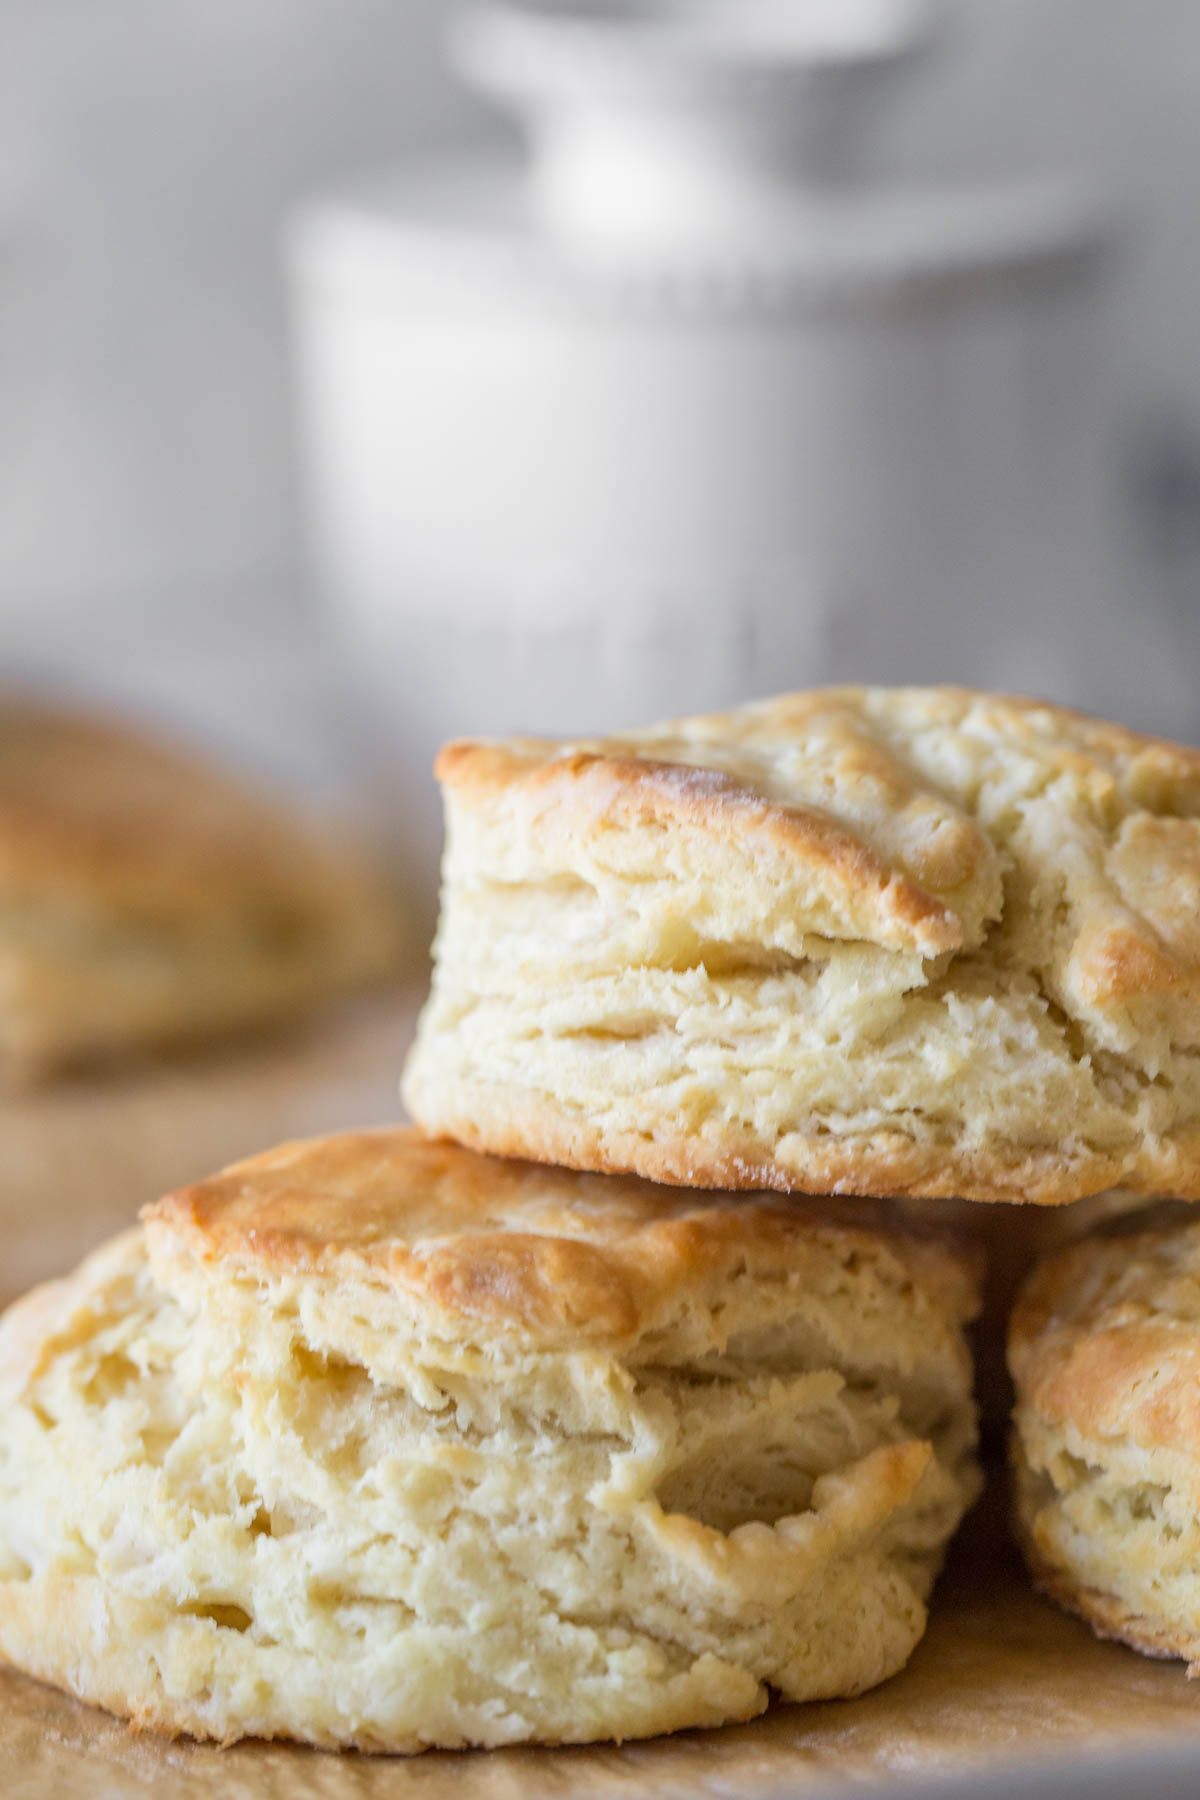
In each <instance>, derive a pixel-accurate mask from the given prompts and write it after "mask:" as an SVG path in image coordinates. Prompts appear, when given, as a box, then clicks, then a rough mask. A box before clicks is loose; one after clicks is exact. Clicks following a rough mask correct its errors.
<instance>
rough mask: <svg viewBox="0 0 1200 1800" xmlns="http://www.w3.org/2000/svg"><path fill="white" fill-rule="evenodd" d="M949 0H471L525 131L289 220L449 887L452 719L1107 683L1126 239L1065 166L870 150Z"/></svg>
mask: <svg viewBox="0 0 1200 1800" xmlns="http://www.w3.org/2000/svg"><path fill="white" fill-rule="evenodd" d="M934 22H935V15H934V14H933V13H932V12H931V10H930V8H929V7H928V6H927V5H924V4H918V3H917V0H842V3H841V4H839V5H836V6H834V5H829V4H826V5H822V4H817V3H816V0H808V3H807V4H805V3H804V0H793V3H792V4H788V3H787V0H773V3H767V0H724V4H722V0H713V3H712V4H704V3H703V0H695V3H694V4H692V5H691V6H683V5H680V4H678V3H675V4H672V3H671V0H642V4H641V5H640V6H637V7H634V6H633V5H632V4H630V5H621V4H619V0H592V3H591V4H589V5H586V6H578V5H577V6H575V7H569V8H568V7H564V6H562V5H559V6H553V5H551V4H549V3H548V0H543V3H541V4H539V3H537V0H488V3H487V4H482V5H479V6H476V7H474V8H472V9H470V10H469V11H467V12H465V13H461V14H460V15H459V19H458V30H457V37H456V47H457V51H458V55H459V59H460V63H461V66H462V67H463V69H464V70H465V72H466V73H467V75H468V76H469V78H470V79H472V80H474V81H475V82H476V83H477V84H478V85H480V86H481V87H483V88H485V89H486V90H487V91H488V92H489V93H490V94H491V95H492V96H493V97H494V98H500V99H501V100H503V101H504V102H506V103H508V104H511V105H513V106H515V107H516V108H517V109H518V110H519V112H520V115H521V117H522V120H523V122H524V125H525V127H526V136H527V139H528V142H529V146H530V154H529V156H528V157H527V158H526V159H524V160H522V161H520V162H516V161H511V162H510V161H508V160H504V159H498V158H496V157H494V156H483V157H479V156H467V157H464V158H462V159H460V160H458V161H453V160H443V161H440V162H438V163H436V164H432V165H428V166H422V167H416V168H409V169H407V170H405V171H402V172H398V173H396V174H393V175H389V176H386V177H381V178H380V179H379V180H377V181H376V182H374V183H370V184H364V185H362V186H360V187H359V188H358V189H357V190H356V191H354V192H350V193H344V194H341V195H339V196H336V197H333V198H331V199H328V200H326V201H322V202H316V203H314V204H312V205H310V206H309V207H307V208H306V209H305V210H304V211H303V213H302V214H301V216H300V217H299V218H298V219H297V220H296V221H295V225H294V230H293V232H292V236H291V241H290V247H291V269H292V275H293V291H294V298H295V316H296V342H297V350H298V357H299V373H300V389H301V398H302V412H303V420H304V427H305V438H306V453H307V460H308V467H309V473H310V494H311V508H312V521H313V536H314V543H315V548H316V553H317V558H318V562H319V570H320V579H321V582H322V585H323V587H324V589H325V590H326V592H327V593H328V595H329V598H330V602H331V604H332V605H333V607H334V608H335V611H336V616H337V617H338V619H339V621H340V623H341V626H342V629H343V635H344V640H345V642H346V644H347V645H348V647H349V649H350V651H351V654H352V656H353V660H354V663H355V665H356V667H357V669H358V671H359V673H360V676H361V679H362V681H363V683H364V688H365V691H366V693H367V694H368V695H369V696H370V698H371V700H372V701H373V712H374V715H375V717H376V718H377V719H378V720H380V721H381V722H382V723H383V725H384V728H385V737H386V741H387V743H388V745H389V756H390V769H391V775H390V781H391V800H390V806H391V809H392V811H393V813H394V816H395V817H396V818H397V819H398V820H399V821H400V826H401V835H402V837H403V839H404V842H405V845H406V848H407V850H408V852H409V856H410V860H411V862H412V864H413V865H414V867H415V868H416V869H417V870H418V871H423V872H424V874H425V876H426V878H427V880H428V879H431V876H432V870H433V868H434V865H435V859H436V850H437V844H438V814H437V808H436V802H435V799H434V795H433V790H432V784H431V781H430V777H429V766H430V762H431V760H432V756H433V753H434V751H435V749H436V747H437V745H438V744H439V743H440V742H441V741H443V740H444V739H445V738H447V737H449V736H452V735H455V734H458V733H475V732H485V733H486V732H498V731H508V730H514V729H520V730H532V731H546V732H553V733H565V734H575V735H585V734H588V733H591V732H594V731H598V730H603V729H607V728H612V727H618V726H623V725H631V724H636V723H638V722H639V721H646V720H650V719H654V718H656V717H660V716H664V715H667V714H672V713H678V712H683V711H690V710H694V709H701V708H709V707H716V706H722V705H726V704H731V703H735V702H737V701H740V700H744V699H746V698H748V697H752V696H756V695H762V694H767V693H771V692H775V691H779V690H781V689H783V688H785V687H788V686H793V685H805V684H808V683H812V682H817V681H822V680H826V679H830V678H837V679H841V678H846V677H852V676H853V677H862V678H865V679H872V680H884V681H892V680H895V681H906V680H917V681H921V680H934V679H970V680H976V681H980V682H984V683H987V684H989V685H994V686H1001V687H1016V688H1024V689H1033V690H1037V691H1042V692H1054V693H1057V694H1059V695H1061V696H1063V697H1066V698H1071V697H1078V698H1089V697H1090V698H1094V697H1095V682H1094V680H1093V679H1092V675H1091V673H1090V672H1089V670H1088V667H1087V659H1088V649H1087V642H1086V634H1084V633H1081V631H1080V620H1081V618H1082V617H1083V616H1085V615H1086V614H1087V613H1088V612H1089V611H1090V612H1091V613H1092V614H1093V615H1094V614H1095V612H1096V609H1097V608H1100V607H1103V605H1104V604H1105V603H1104V601H1103V599H1102V594H1103V582H1104V575H1105V569H1104V533H1103V523H1102V518H1101V513H1102V509H1103V505H1104V495H1105V484H1106V472H1105V468H1104V457H1105V455H1106V454H1107V449H1108V445H1107V438H1106V427H1107V423H1108V420H1107V403H1106V396H1105V382H1104V375H1105V370H1106V366H1107V358H1106V356H1105V354H1104V329H1105V313H1104V306H1103V293H1104V289H1105V286H1106V284H1105V283H1104V282H1103V281H1101V280H1099V279H1098V276H1099V272H1100V269H1101V267H1102V257H1101V255H1100V252H1101V250H1102V248H1103V246H1104V243H1105V241H1106V234H1105V231H1104V228H1103V224H1102V221H1101V219H1100V217H1099V215H1098V213H1097V210H1096V207H1095V205H1094V204H1093V203H1092V201H1091V200H1090V199H1088V198H1086V197H1085V196H1084V195H1083V194H1082V193H1081V192H1080V191H1079V190H1078V189H1077V188H1075V187H1074V186H1072V185H1069V184H1062V183H1056V182H1053V181H1043V182H1037V183H1028V182H1027V183H1024V184H1021V185H1015V186H1014V185H1009V186H997V187H994V188H992V189H989V190H987V191H980V190H972V191H969V192H968V191H950V192H941V193H932V192H927V191H912V190H894V189H891V188H889V187H888V186H887V185H886V184H884V183H882V182H880V181H879V180H878V178H876V177H873V176H872V174H871V171H870V167H869V162H870V157H869V151H870V148H871V139H870V131H869V130H868V129H867V128H868V127H870V126H871V125H872V124H873V123H874V122H875V121H876V119H877V116H878V109H879V108H880V106H881V105H882V104H883V102H884V100H886V98H887V95H886V82H887V80H888V79H889V78H892V79H894V78H895V76H896V74H897V72H898V71H899V70H900V69H901V68H902V67H904V66H905V65H906V64H907V63H908V62H909V61H911V60H912V59H913V57H914V54H915V52H916V50H917V49H918V48H919V47H920V45H921V44H922V43H923V42H924V39H925V37H926V35H927V34H928V32H929V30H930V27H931V25H932V24H933V23H934ZM864 103H865V105H864ZM1089 681H1090V682H1091V687H1090V688H1089V686H1088V683H1089Z"/></svg>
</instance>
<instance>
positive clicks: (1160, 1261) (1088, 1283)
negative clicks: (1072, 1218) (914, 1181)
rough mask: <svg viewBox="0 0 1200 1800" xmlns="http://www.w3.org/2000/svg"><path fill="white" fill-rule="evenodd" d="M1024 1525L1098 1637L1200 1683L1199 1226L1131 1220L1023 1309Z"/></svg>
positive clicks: (1065, 1266) (1018, 1451) (1039, 1563)
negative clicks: (1184, 1668) (1171, 1661)
mask: <svg viewBox="0 0 1200 1800" xmlns="http://www.w3.org/2000/svg"><path fill="white" fill-rule="evenodd" d="M1009 1365H1010V1368H1011V1370H1012V1376H1013V1382H1014V1384H1015V1387H1016V1390H1017V1407H1016V1412H1015V1414H1014V1429H1013V1439H1012V1454H1013V1465H1014V1476H1015V1480H1014V1487H1015V1507H1016V1518H1017V1525H1018V1532H1019V1535H1020V1537H1021V1539H1022V1542H1023V1545H1024V1548H1025V1551H1026V1556H1027V1559H1028V1561H1029V1563H1030V1566H1031V1568H1032V1570H1033V1573H1034V1575H1035V1577H1036V1579H1037V1580H1038V1582H1039V1584H1040V1585H1041V1586H1042V1587H1043V1588H1044V1589H1045V1590H1046V1591H1047V1592H1048V1593H1049V1594H1050V1595H1051V1596H1052V1597H1053V1598H1054V1599H1056V1600H1057V1601H1059V1602H1060V1604H1062V1605H1063V1606H1065V1607H1067V1608H1069V1609H1070V1610H1071V1611H1072V1612H1076V1613H1079V1614H1080V1615H1081V1616H1082V1617H1083V1618H1085V1619H1086V1620H1087V1621H1088V1622H1089V1624H1090V1625H1091V1626H1092V1627H1093V1629H1094V1630H1095V1631H1096V1632H1097V1634H1098V1635H1099V1636H1101V1637H1112V1638H1120V1639H1122V1640H1123V1641H1124V1642H1125V1643H1127V1644H1131V1645H1132V1646H1133V1647H1134V1649H1136V1650H1142V1651H1145V1652H1146V1653H1147V1654H1149V1655H1151V1656H1177V1657H1184V1658H1186V1659H1187V1661H1188V1663H1189V1665H1190V1667H1189V1673H1190V1674H1200V1218H1198V1217H1197V1216H1196V1214H1195V1212H1194V1210H1193V1209H1192V1208H1190V1207H1188V1206H1185V1205H1182V1204H1179V1203H1176V1204H1174V1205H1172V1204H1167V1205H1165V1206H1163V1207H1160V1208H1157V1209H1152V1210H1151V1211H1150V1212H1149V1213H1143V1214H1141V1215H1139V1216H1135V1217H1132V1218H1130V1219H1127V1220H1123V1221H1118V1222H1116V1223H1114V1224H1113V1225H1111V1226H1109V1227H1107V1228H1106V1229H1105V1230H1103V1231H1101V1232H1098V1233H1096V1234H1094V1235H1092V1236H1089V1237H1088V1238H1086V1239H1084V1240H1083V1241H1082V1242H1080V1243H1078V1244H1076V1245H1074V1246H1072V1247H1071V1248H1070V1249H1069V1250H1067V1251H1064V1252H1062V1253H1061V1254H1059V1255H1058V1256H1055V1257H1051V1258H1049V1259H1048V1260H1047V1261H1046V1262H1044V1263H1043V1264H1042V1265H1041V1266H1040V1267H1039V1268H1038V1269H1037V1270H1036V1271H1035V1273H1034V1274H1033V1276H1032V1277H1031V1278H1030V1280H1029V1282H1028V1283H1027V1285H1026V1287H1025V1289H1024V1291H1023V1293H1022V1295H1021V1298H1020V1300H1019V1301H1018V1304H1017V1307H1016V1309H1015V1312H1014V1314H1013V1320H1012V1325H1011V1328H1010V1334H1009Z"/></svg>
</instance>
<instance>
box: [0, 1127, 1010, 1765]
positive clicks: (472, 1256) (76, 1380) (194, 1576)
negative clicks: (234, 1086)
mask: <svg viewBox="0 0 1200 1800" xmlns="http://www.w3.org/2000/svg"><path fill="white" fill-rule="evenodd" d="M885 1210H886V1209H883V1208H880V1207H876V1206H871V1205H867V1206H863V1207H862V1208H861V1209H860V1210H859V1211H858V1212H857V1213H856V1214H854V1216H853V1217H851V1215H850V1214H848V1213H846V1212H845V1211H844V1210H841V1211H837V1212H833V1211H831V1210H830V1209H828V1208H826V1207H825V1206H824V1205H823V1204H821V1203H819V1202H812V1203H808V1204H800V1205H794V1206H783V1205H781V1204H780V1203H779V1202H777V1201H774V1200H772V1199H771V1198H770V1197H763V1198H761V1199H760V1198H757V1197H755V1198H749V1197H747V1198H744V1199H743V1198H740V1197H739V1198H730V1197H729V1196H724V1195H715V1194H714V1195H708V1194H686V1195H681V1194H672V1193H670V1192H664V1191H663V1190H661V1189H655V1188H653V1187H651V1186H650V1185H649V1184H645V1183H642V1182H639V1181H636V1180H615V1181H607V1180H603V1179H600V1178H595V1177H589V1176H581V1175H573V1174H570V1173H567V1172H564V1171H554V1172H551V1171H548V1170H546V1169H543V1168H536V1167H528V1166H523V1165H515V1164H505V1163H498V1162H495V1161H492V1160H490V1159H484V1158H479V1157H476V1156H474V1155H473V1154H472V1153H471V1152H470V1151H467V1150H464V1149H462V1148H461V1147H458V1146H454V1145H446V1144H433V1143H429V1142H427V1141H426V1140H424V1139H423V1138H422V1137H420V1136H419V1134H417V1133H416V1132H414V1131H412V1130H406V1129H399V1130H394V1131H380V1132H371V1133H359V1134H352V1135H349V1136H346V1137H340V1138H329V1139H324V1140H315V1141H313V1142H311V1143H308V1144H293V1145H285V1146H283V1147H281V1148H280V1149H279V1150H277V1151H274V1152H271V1153H270V1154H268V1155H266V1156H261V1157H256V1158H253V1159H251V1160H250V1161H248V1162H246V1163H242V1164H239V1165H236V1166H235V1167H234V1168H232V1169H230V1170H227V1171H226V1172H225V1173H224V1174H223V1175H220V1176H218V1177H215V1178H214V1179H213V1180H211V1181H208V1182H201V1183H198V1184H196V1185H195V1186H193V1187H190V1188H187V1189H185V1190H183V1191H181V1192H180V1193H178V1194H176V1195H173V1196H170V1197H169V1198H167V1199H166V1200H164V1201H162V1202H160V1203H159V1204H158V1205H156V1206H154V1207H152V1208H150V1209H148V1211H147V1213H146V1215H145V1219H144V1224H143V1226H142V1227H141V1228H140V1229H139V1230H135V1231H132V1232H129V1233H126V1234H125V1235H124V1236H123V1237H122V1238H119V1239H117V1240H115V1241H114V1242H113V1243H112V1244H110V1245H108V1246H106V1247H105V1248H104V1249H102V1250H101V1251H99V1252H97V1253H96V1255H94V1256H93V1257H91V1258H89V1259H88V1261H87V1262H85V1263H84V1264H83V1265H82V1267H81V1268H80V1269H79V1270H78V1271H77V1272H76V1273H75V1274H74V1275H72V1276H70V1277H68V1278H67V1279H66V1280H64V1281H61V1282H57V1283H54V1284H51V1285H50V1286H49V1287H46V1288H43V1289H40V1290H35V1291H34V1293H32V1294H31V1295H29V1296H27V1297H26V1298H25V1299H24V1300H23V1301H21V1302H19V1303H18V1304H17V1305H16V1306H15V1307H14V1308H12V1309H11V1310H10V1311H9V1313H8V1314H7V1315H6V1316H5V1317H4V1319H3V1320H2V1321H0V1655H3V1656H4V1657H7V1658H8V1659H9V1660H11V1661H12V1662H14V1663H15V1664H16V1665H17V1666H19V1667H21V1668H23V1669H26V1670H27V1671H29V1672H31V1673H34V1674H37V1675H39V1676H40V1677H42V1678H43V1679H45V1680H49V1681H53V1682H55V1683H57V1684H59V1685H61V1686H64V1687H67V1688H70V1689H71V1690H72V1691H74V1692H76V1693H77V1694H79V1695H80V1696H81V1697H83V1698H85V1699H88V1700H91V1701H93V1702H96V1703H98V1704H100V1705H103V1706H106V1707H108V1708H109V1709H110V1710H112V1711H115V1712H117V1713H121V1714H124V1715H126V1716H128V1717H130V1718H132V1719H134V1720H135V1721H137V1722H138V1723H139V1724H142V1725H149V1726H153V1727H154V1728H156V1729H159V1730H163V1731H167V1732H172V1733H175V1732H181V1731H185V1732H190V1733H192V1734H194V1735H197V1736H204V1737H216V1738H219V1739H222V1740H224V1741H229V1740H231V1739H233V1738H236V1737H240V1736H245V1735H257V1736H275V1735H282V1736H292V1737H299V1738H303V1739H305V1740H307V1741H309V1742H313V1743H318V1744H324V1745H329V1746H338V1745H348V1744H353V1745H357V1746H359V1747H361V1748H365V1749H373V1750H402V1751H411V1750H418V1749H421V1748H423V1747H425V1746H427V1745H431V1744H439V1745H446V1746H458V1745H463V1744H471V1743H481V1744H500V1743H516V1742H522V1741H536V1742H548V1743H555V1742H586V1741H589V1740H592V1739H596V1738H605V1737H616V1738H627V1737H636V1736H645V1735H650V1734H652V1733H655V1732H659V1731H668V1730H676V1729H681V1728H684V1727H688V1726H694V1725H711V1724H719V1723H722V1722H724V1721H726V1720H730V1719H745V1718H750V1717H753V1716H754V1715H755V1714H756V1713H758V1712H760V1711H761V1710H762V1708H763V1707H764V1706H765V1705H766V1703H767V1698H768V1694H769V1692H770V1691H771V1690H777V1691H779V1692H781V1693H783V1694H785V1695H787V1696H789V1697H790V1698H793V1699H806V1698H817V1697H827V1696H831V1695H835V1694H851V1693H857V1692H860V1691H862V1690H863V1689H864V1688H866V1687H869V1686H871V1685H873V1684H874V1683H875V1682H877V1681H880V1680H883V1679H884V1678H885V1677H886V1676H887V1675H889V1674H890V1673H892V1672H893V1671H894V1670H895V1669H897V1668H898V1667H900V1666H901V1665H902V1664H903V1662H904V1661H905V1660H906V1659H907V1656H908V1655H909V1653H910V1651H911V1649H912V1648H913V1646H914V1644H915V1643H916V1642H917V1641H918V1639H919V1637H920V1635H921V1632H922V1630H923V1628H924V1622H925V1601H926V1598H927V1595H928V1592H929V1588H930V1585H931V1583H932V1581H933V1578H934V1576H935V1574H936V1571H937V1568H938V1566H939V1563H940V1559H941V1555H942V1552H943V1550H944V1547H945V1544H946V1542H947V1541H948V1539H949V1537H950V1535H951V1533H952V1532H953V1530H954V1528H955V1526H956V1524H957V1522H958V1519H959V1518H960V1517H961V1515H962V1512H963V1511H964V1510H965V1508H966V1506H967V1505H968V1504H969V1503H970V1500H971V1499H972V1498H973V1496H974V1494H975V1492H976V1491H977V1487H978V1474H977V1471H976V1468H975V1464H974V1459H973V1455H972V1447H973V1443H974V1409H973V1406H972V1403H971V1399H970V1376H971V1369H970V1357H969V1354H968V1352H967V1348H966V1343H965V1339H964V1335H963V1326H964V1324H965V1322H966V1320H967V1319H968V1317H969V1316H970V1315H971V1314H972V1312H973V1311H974V1309H975V1307H976V1305H977V1279H976V1270H975V1268H974V1266H973V1263H972V1259H971V1257H970V1256H968V1255H965V1254H963V1253H961V1252H959V1251H958V1250H957V1249H956V1248H954V1247H953V1246H952V1245H950V1244H948V1243H947V1242H944V1241H941V1240H939V1239H938V1238H937V1237H936V1236H933V1235H924V1236H923V1235H922V1234H921V1233H919V1232H915V1231H913V1232H905V1231H895V1230H890V1229H888V1228H887V1226H886V1224H882V1223H877V1221H882V1220H883V1218H884V1217H885ZM853 1211H854V1209H851V1213H853Z"/></svg>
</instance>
